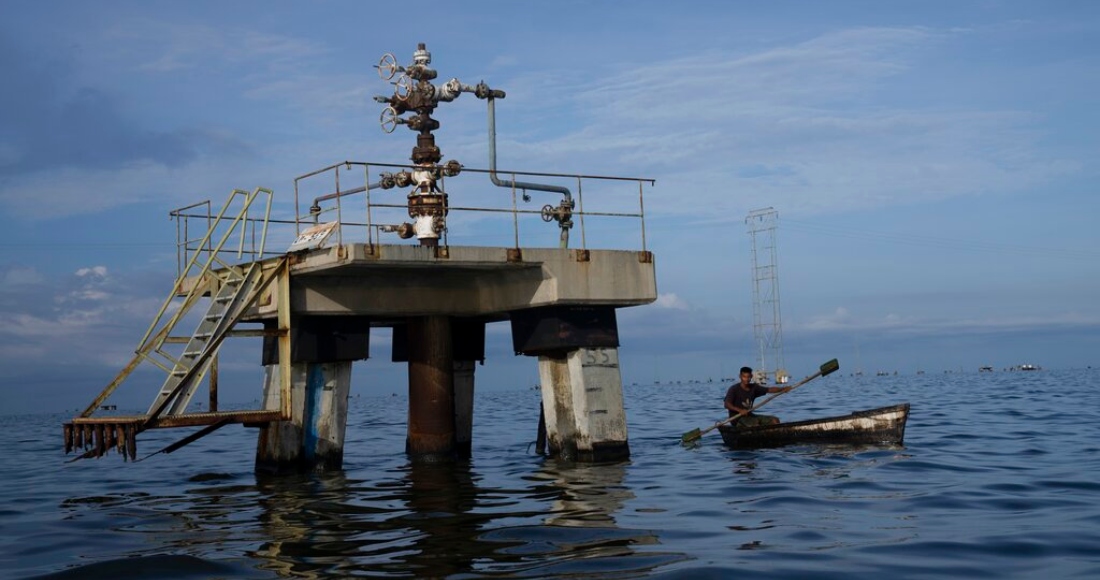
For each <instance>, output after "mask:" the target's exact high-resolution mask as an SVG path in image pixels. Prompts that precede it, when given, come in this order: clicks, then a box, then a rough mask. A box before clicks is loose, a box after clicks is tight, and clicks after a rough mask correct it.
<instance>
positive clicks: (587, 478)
mask: <svg viewBox="0 0 1100 580" xmlns="http://www.w3.org/2000/svg"><path fill="white" fill-rule="evenodd" d="M626 468H627V464H618V465H574V464H567V463H559V462H557V461H556V460H547V461H545V462H544V463H542V464H540V465H539V466H537V467H536V468H535V470H534V471H533V472H531V473H529V474H528V475H526V476H522V475H521V485H525V487H522V488H520V489H508V488H502V487H484V486H482V485H481V477H480V476H479V475H478V474H477V472H476V471H475V470H474V469H472V468H471V466H470V465H469V464H468V463H454V464H409V465H406V466H403V467H402V468H400V469H399V472H400V474H401V478H400V479H397V480H392V481H390V482H380V481H378V480H375V481H374V482H372V483H367V482H362V481H355V480H351V479H349V478H347V477H344V476H342V475H336V474H334V475H325V476H315V477H314V478H311V479H309V480H307V481H301V480H293V479H288V478H285V477H284V478H278V479H266V480H265V479H260V480H259V481H258V482H257V487H258V489H259V491H260V492H261V493H260V496H261V497H260V500H259V506H260V508H261V512H262V513H261V515H260V518H259V520H260V522H261V526H262V535H263V536H265V537H266V541H264V542H263V543H262V545H261V546H260V548H259V549H257V550H255V551H254V552H252V553H251V555H252V556H254V557H256V558H258V559H260V560H261V562H260V563H259V564H258V566H259V567H260V568H261V569H264V570H268V571H272V572H275V573H276V574H278V575H279V576H284V577H291V576H293V577H305V578H332V577H346V576H349V575H362V574H364V573H370V574H381V575H387V576H388V575H393V576H402V575H404V576H408V575H413V576H416V577H452V576H464V575H470V574H474V575H476V574H502V573H503V574H509V575H513V576H518V577H524V576H530V575H533V576H545V575H547V574H551V575H555V576H570V575H572V574H580V573H581V570H582V569H590V568H585V566H590V565H591V564H592V561H593V559H599V560H600V562H601V564H600V565H601V567H606V568H607V569H608V570H612V571H620V572H631V573H643V572H646V571H649V570H652V569H654V568H656V567H658V566H660V565H663V564H667V563H669V562H672V561H678V560H681V559H683V557H682V556H681V555H676V554H663V553H659V552H646V553H639V552H638V550H637V548H638V547H639V546H652V545H656V544H658V538H657V536H656V534H655V533H653V532H651V531H648V530H626V529H620V528H619V527H618V526H617V525H616V521H615V514H616V513H617V512H619V511H620V510H622V509H623V506H624V504H625V503H626V502H627V501H629V500H631V499H633V498H634V494H633V493H632V492H631V491H630V490H629V489H628V488H627V487H626V486H625V485H624V483H623V479H624V477H625V474H626ZM582 564H583V565H582ZM575 566H581V567H579V568H576V569H574V567H575Z"/></svg>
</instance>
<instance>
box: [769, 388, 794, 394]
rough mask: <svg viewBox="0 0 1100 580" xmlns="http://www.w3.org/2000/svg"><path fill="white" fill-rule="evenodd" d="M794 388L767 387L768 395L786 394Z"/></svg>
mask: <svg viewBox="0 0 1100 580" xmlns="http://www.w3.org/2000/svg"><path fill="white" fill-rule="evenodd" d="M793 388H794V387H768V392H769V393H786V392H787V391H789V390H791V389H793Z"/></svg>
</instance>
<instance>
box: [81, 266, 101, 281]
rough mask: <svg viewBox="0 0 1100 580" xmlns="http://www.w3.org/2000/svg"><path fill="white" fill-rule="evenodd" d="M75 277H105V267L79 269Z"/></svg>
mask: <svg viewBox="0 0 1100 580" xmlns="http://www.w3.org/2000/svg"><path fill="white" fill-rule="evenodd" d="M76 275H77V276H78V277H80V278H83V277H85V276H89V275H92V276H96V277H98V278H106V277H107V266H92V267H91V268H80V269H79V270H77V271H76Z"/></svg>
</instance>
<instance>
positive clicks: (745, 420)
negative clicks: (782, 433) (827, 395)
mask: <svg viewBox="0 0 1100 580" xmlns="http://www.w3.org/2000/svg"><path fill="white" fill-rule="evenodd" d="M792 388H793V387H764V386H761V385H758V384H756V383H754V382H752V369H751V368H749V367H741V382H739V383H737V384H736V385H733V386H732V387H730V388H729V390H728V391H726V398H725V400H724V404H725V406H726V410H727V411H729V412H730V417H733V416H735V415H738V414H741V413H745V415H742V416H741V418H740V419H738V420H736V421H734V424H735V425H737V426H738V427H756V426H757V425H775V424H777V423H779V417H775V416H772V415H757V414H756V413H752V412H750V409H752V404H753V401H755V400H756V398H757V397H759V396H760V395H766V394H768V393H785V392H787V391H789V390H791V389H792Z"/></svg>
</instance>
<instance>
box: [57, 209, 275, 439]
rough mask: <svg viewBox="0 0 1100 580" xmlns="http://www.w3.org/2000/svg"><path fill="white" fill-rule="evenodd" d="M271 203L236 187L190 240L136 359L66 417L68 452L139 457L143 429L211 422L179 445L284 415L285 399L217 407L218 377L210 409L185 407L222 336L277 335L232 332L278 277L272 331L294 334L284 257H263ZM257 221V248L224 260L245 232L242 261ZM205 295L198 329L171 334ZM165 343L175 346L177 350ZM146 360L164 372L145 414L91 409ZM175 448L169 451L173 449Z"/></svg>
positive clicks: (97, 406)
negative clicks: (258, 210)
mask: <svg viewBox="0 0 1100 580" xmlns="http://www.w3.org/2000/svg"><path fill="white" fill-rule="evenodd" d="M261 193H263V194H266V197H267V204H266V205H267V207H266V209H265V211H264V213H263V217H262V218H250V217H249V209H250V208H251V206H252V204H253V202H254V201H255V200H256V198H257V197H259V195H260V194H261ZM271 202H272V192H271V190H268V189H263V188H257V189H255V190H253V191H251V192H249V191H244V190H233V192H231V193H230V195H229V198H228V199H227V200H226V203H225V205H224V206H223V208H222V210H221V212H219V214H218V215H217V216H216V217H214V218H212V219H210V220H209V223H208V228H207V232H206V235H205V236H204V237H202V238H201V240H198V243H197V244H195V245H194V246H191V245H189V244H186V245H185V252H184V253H185V256H186V257H187V258H188V259H187V260H186V262H187V265H186V267H184V268H182V270H181V271H180V272H179V277H178V278H177V280H176V282H175V284H174V285H173V288H172V292H171V293H170V294H169V296H168V298H167V299H166V300H165V301H164V303H163V305H162V306H161V309H160V311H159V312H158V313H157V315H156V316H155V317H154V319H153V322H152V323H151V324H150V326H149V328H148V330H147V331H146V332H145V336H143V337H142V339H141V341H140V343H139V346H138V348H137V349H136V350H135V351H134V357H133V359H132V360H131V361H130V363H129V364H127V365H126V366H125V367H124V368H123V369H122V370H121V371H120V372H119V373H118V375H117V376H116V377H115V379H114V380H113V381H111V382H110V383H109V384H108V385H107V386H106V387H105V388H104V389H103V391H102V392H101V393H100V394H99V396H97V397H96V398H95V400H94V401H92V403H91V404H90V405H89V406H88V407H87V408H86V409H85V410H84V411H83V412H82V413H81V414H80V416H78V417H74V418H73V419H72V421H71V422H69V423H65V424H64V438H65V451H66V453H68V452H70V451H72V450H74V449H75V450H77V451H80V450H84V453H83V454H82V455H80V456H79V457H78V458H83V457H100V456H102V455H104V454H106V453H107V452H108V451H110V450H111V449H116V450H118V451H119V452H120V454H122V455H123V457H129V458H130V459H135V458H136V437H137V435H138V433H140V432H142V431H144V430H145V429H150V428H165V427H185V426H206V429H203V430H202V431H200V432H199V433H196V434H194V435H192V436H191V437H188V438H186V439H184V440H183V441H181V442H179V443H178V444H177V445H180V446H182V444H186V443H189V442H190V441H193V440H194V439H197V438H198V437H199V436H202V435H205V434H206V433H209V432H212V431H213V430H214V429H217V428H219V427H221V426H223V425H226V424H229V423H248V424H257V423H264V422H270V421H275V420H280V419H283V418H284V416H283V415H284V409H286V406H285V405H284V406H283V408H282V409H278V410H271V409H254V410H244V411H228V412H219V411H216V410H215V409H214V408H213V407H214V406H215V405H216V387H215V385H214V384H213V382H212V383H211V393H212V397H211V403H212V405H211V406H212V409H211V410H210V411H209V412H192V413H188V412H187V409H188V406H189V405H190V403H191V400H192V398H193V397H194V395H195V393H196V391H197V390H198V389H199V386H200V385H201V383H202V380H203V378H204V377H205V376H206V375H207V374H208V371H209V370H210V369H211V367H212V365H214V364H216V359H217V356H218V351H219V348H220V347H221V345H222V342H223V341H224V340H225V338H227V337H229V336H233V335H243V336H258V335H265V334H272V332H271V331H266V332H265V331H258V330H257V331H249V330H245V331H235V330H234V326H235V325H236V324H237V323H238V322H239V321H240V320H241V318H242V317H243V316H244V315H245V314H246V313H248V312H249V310H250V309H251V308H254V307H255V306H257V304H258V303H259V301H260V299H261V297H262V296H264V295H265V293H268V291H269V288H272V286H273V284H274V283H275V282H277V281H280V280H281V283H278V284H274V286H275V287H276V288H277V289H276V290H274V291H275V292H278V293H280V298H282V299H280V300H278V308H279V309H280V310H279V313H278V319H279V325H278V326H279V328H278V329H277V330H275V331H274V332H273V334H274V335H275V336H277V337H278V339H279V340H280V342H284V341H288V340H289V319H290V317H289V314H288V313H285V312H283V311H282V310H283V309H285V308H289V306H288V300H286V299H285V298H286V297H284V296H281V294H282V293H283V292H285V291H286V289H287V288H288V284H287V283H286V277H287V276H288V267H287V259H286V257H285V255H284V256H279V257H275V258H268V259H264V251H263V246H264V243H265V241H266V237H267V223H268V219H269V216H270V212H271ZM233 209H236V214H235V215H233V217H228V216H229V215H230V214H231V210H233ZM257 221H259V222H262V224H263V234H262V236H261V240H260V245H259V248H258V249H255V248H254V249H253V251H250V252H248V253H249V254H250V255H249V258H250V260H249V261H246V262H242V263H238V264H230V263H229V262H227V261H226V260H227V258H226V256H225V255H226V254H228V253H230V252H231V251H230V250H226V249H225V246H226V245H227V244H228V243H229V241H230V239H231V238H232V237H233V236H235V235H239V236H240V240H241V242H240V245H239V247H238V248H237V250H236V252H235V253H236V258H237V260H240V259H241V258H242V257H243V256H244V254H245V251H244V240H245V236H244V231H245V229H246V228H247V226H248V225H249V224H250V223H254V222H257ZM253 232H255V229H253ZM185 288H186V289H187V290H186V291H185V290H184V289H185ZM181 298H182V301H181V300H180V299H181ZM204 299H206V300H208V301H209V304H208V306H207V308H206V311H205V313H204V314H203V315H202V316H201V318H199V319H198V323H197V326H196V327H195V330H194V331H193V332H192V333H191V334H190V335H182V336H181V335H176V334H174V331H175V330H176V329H177V327H179V326H180V324H181V323H182V322H183V321H184V320H185V319H187V316H188V314H190V313H191V312H192V311H194V310H195V308H196V307H197V306H198V305H199V303H200V302H201V301H202V300H204ZM170 312H171V314H170V315H169V313H170ZM179 344H183V345H184V346H183V348H182V350H180V349H179V348H178V346H179ZM168 345H175V349H174V350H173V349H172V348H171V347H169V346H168ZM284 346H285V350H287V351H289V346H288V345H282V344H280V349H281V350H283V349H284ZM142 362H149V363H151V364H153V365H154V366H156V367H158V368H160V369H161V370H163V371H164V372H165V373H166V375H167V376H166V378H165V380H164V382H163V384H162V385H161V387H160V390H159V391H158V392H157V394H156V397H155V398H154V399H153V402H152V403H151V404H150V406H149V410H148V411H147V412H146V414H145V415H129V416H118V415H115V416H100V417H95V416H93V414H94V413H95V411H97V410H98V409H100V408H101V406H102V404H103V402H104V401H105V400H107V398H108V397H109V396H110V395H111V394H112V393H113V392H114V391H115V390H116V389H117V388H118V387H119V386H120V385H121V384H122V383H123V382H124V381H125V380H126V378H127V377H129V376H130V374H131V373H132V372H133V371H134V370H135V369H136V368H137V367H138V366H139V365H140V363H142ZM280 362H281V364H289V363H284V362H283V361H280ZM281 370H282V369H281ZM171 447H172V446H170V447H169V448H166V449H165V450H164V451H168V452H171V450H172V449H171Z"/></svg>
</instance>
